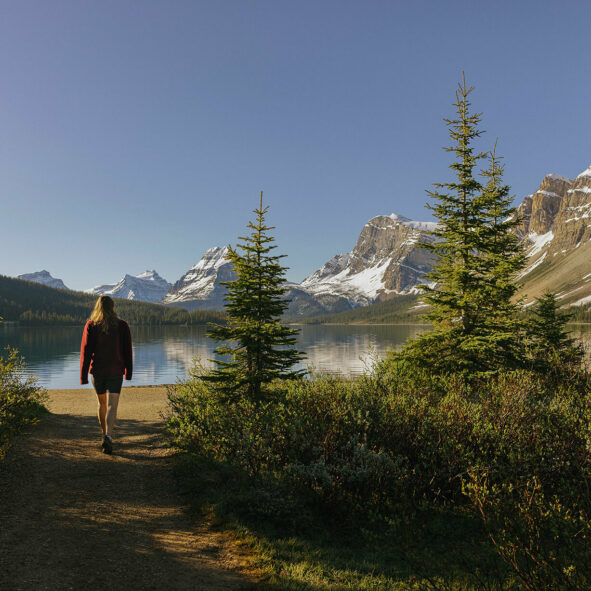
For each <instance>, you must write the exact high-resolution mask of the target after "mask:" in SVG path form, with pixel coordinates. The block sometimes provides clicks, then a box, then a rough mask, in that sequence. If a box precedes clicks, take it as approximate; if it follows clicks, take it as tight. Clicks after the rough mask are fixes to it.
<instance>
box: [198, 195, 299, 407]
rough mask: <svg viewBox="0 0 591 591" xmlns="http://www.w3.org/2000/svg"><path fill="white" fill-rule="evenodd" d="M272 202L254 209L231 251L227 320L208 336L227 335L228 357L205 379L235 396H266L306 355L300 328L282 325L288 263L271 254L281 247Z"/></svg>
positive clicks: (222, 350)
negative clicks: (270, 214)
mask: <svg viewBox="0 0 591 591" xmlns="http://www.w3.org/2000/svg"><path fill="white" fill-rule="evenodd" d="M267 210H268V206H267V207H264V208H263V193H262V191H261V197H260V205H259V207H258V209H255V210H254V213H255V214H256V221H255V222H250V223H249V224H248V228H250V230H251V233H250V235H249V236H247V237H242V236H241V237H239V240H241V241H242V242H241V243H239V244H238V245H237V249H240V250H241V251H242V252H241V253H239V252H238V250H237V249H234V248H232V247H230V248H229V251H228V255H227V257H228V259H229V260H230V261H231V262H232V264H233V266H234V273H235V275H236V279H235V280H233V281H227V282H223V283H222V285H225V286H226V287H227V288H228V294H227V296H226V304H225V308H226V314H227V324H226V325H212V330H211V331H210V332H209V333H208V336H209V337H211V338H213V339H215V340H217V341H224V342H223V344H221V345H219V346H218V347H217V348H216V353H217V354H218V355H220V356H222V357H229V359H227V360H224V359H215V364H216V367H215V369H214V370H212V372H210V373H209V374H208V375H207V376H205V379H207V380H209V381H212V382H214V383H216V384H218V385H219V387H220V389H221V390H222V391H223V393H224V394H225V395H226V396H227V397H228V398H231V399H236V398H239V397H240V396H243V395H246V396H248V397H249V398H251V399H252V400H255V401H260V400H262V399H263V398H264V396H265V392H264V391H263V385H264V384H266V383H269V382H271V381H272V380H274V379H275V378H296V377H299V376H301V375H302V374H303V371H301V370H300V371H293V370H292V369H291V368H292V366H293V365H294V364H295V363H297V362H298V361H300V360H301V359H302V358H303V354H302V353H300V352H298V351H296V350H295V349H293V346H294V345H295V343H296V337H295V335H296V334H297V332H298V331H297V330H296V329H291V328H287V327H285V326H282V325H281V323H280V318H281V315H282V314H283V312H284V311H285V309H286V308H287V306H288V304H289V300H287V299H285V297H284V295H285V292H286V289H285V287H283V284H284V282H285V271H286V269H287V268H286V267H282V266H281V264H280V262H279V261H280V259H281V258H283V256H285V255H280V256H276V255H272V254H271V251H272V250H273V249H274V248H276V246H275V245H273V244H272V242H274V238H273V237H272V236H270V235H269V234H268V232H269V231H270V230H273V229H274V228H273V227H272V226H267V225H265V214H266V213H267Z"/></svg>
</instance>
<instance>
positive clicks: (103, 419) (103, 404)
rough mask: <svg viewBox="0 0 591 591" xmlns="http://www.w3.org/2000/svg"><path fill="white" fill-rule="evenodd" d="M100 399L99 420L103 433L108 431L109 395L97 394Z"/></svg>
mask: <svg viewBox="0 0 591 591" xmlns="http://www.w3.org/2000/svg"><path fill="white" fill-rule="evenodd" d="M96 397H97V399H98V420H99V423H100V425H101V431H102V432H103V435H105V434H106V432H107V395H106V394H97V395H96Z"/></svg>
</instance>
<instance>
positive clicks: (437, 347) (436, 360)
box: [402, 75, 523, 375]
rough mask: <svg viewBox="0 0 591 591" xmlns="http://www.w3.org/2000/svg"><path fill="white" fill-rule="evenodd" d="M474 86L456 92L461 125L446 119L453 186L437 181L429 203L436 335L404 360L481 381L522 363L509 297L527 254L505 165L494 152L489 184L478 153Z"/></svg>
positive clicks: (416, 344) (412, 346) (413, 345)
mask: <svg viewBox="0 0 591 591" xmlns="http://www.w3.org/2000/svg"><path fill="white" fill-rule="evenodd" d="M472 90H473V88H472V87H467V86H466V80H465V77H464V75H462V82H461V83H459V84H458V89H457V91H456V102H455V103H454V106H455V108H456V118H455V119H444V121H445V122H446V124H447V126H448V128H449V136H450V139H451V142H452V145H451V146H450V147H446V148H444V149H445V150H446V151H447V152H450V153H453V154H454V156H455V160H454V161H453V162H452V163H451V164H450V168H451V169H452V170H453V172H454V174H455V180H454V181H452V182H448V183H435V189H436V190H435V191H428V192H427V193H428V195H429V197H430V198H431V199H432V200H433V204H428V205H427V207H428V208H429V209H431V210H432V211H433V213H434V216H435V217H436V218H437V221H438V225H437V228H436V229H435V230H434V231H433V232H430V234H431V235H432V236H433V237H434V240H433V241H432V242H424V243H422V244H421V246H422V247H423V248H425V249H427V250H429V251H431V252H433V253H434V254H435V255H436V262H435V265H434V267H433V269H432V271H431V272H430V273H428V274H427V279H429V280H430V281H431V282H432V283H431V284H430V285H422V286H421V288H422V289H423V290H424V292H425V295H424V298H423V299H424V300H425V302H426V303H428V304H429V305H430V307H431V308H430V311H429V313H428V314H426V315H425V318H426V319H427V320H428V321H430V322H431V323H432V324H433V327H434V328H433V330H432V331H431V332H429V333H426V334H424V335H421V336H420V337H418V338H416V339H414V340H413V341H411V342H410V343H409V344H408V346H407V347H406V348H405V349H404V350H403V352H402V356H403V357H404V358H407V359H412V358H414V359H415V360H418V361H419V362H421V363H423V364H426V365H429V366H431V367H432V368H433V369H434V370H435V371H438V372H461V373H465V374H469V375H480V374H486V373H490V372H495V371H496V370H497V369H499V368H500V367H502V366H507V365H514V364H516V363H517V359H518V357H519V356H518V354H517V353H516V352H515V351H514V350H513V349H514V343H515V335H516V331H518V325H517V324H516V323H515V322H514V316H515V308H514V304H513V303H512V302H511V298H512V296H513V295H514V293H515V289H514V286H513V279H514V275H515V272H516V271H517V270H518V269H519V268H521V266H522V265H523V258H522V254H521V253H520V250H519V246H518V244H517V240H516V238H515V236H514V235H513V234H512V232H511V230H512V228H513V226H515V225H516V223H518V222H517V221H513V220H512V219H509V218H511V216H514V214H515V211H514V210H513V208H511V205H510V203H511V198H510V197H509V188H508V187H507V186H506V185H503V184H502V166H501V165H500V164H499V161H498V157H497V156H496V154H495V150H493V151H492V152H491V153H490V154H489V167H488V169H486V170H485V171H483V173H482V176H483V177H484V180H485V181H486V184H485V185H483V184H482V182H481V181H480V180H479V179H478V178H477V176H476V174H477V172H478V171H477V166H478V163H479V162H480V161H481V160H482V159H484V158H486V156H487V154H486V153H483V152H477V151H475V149H474V147H473V143H474V140H476V139H477V138H478V137H479V136H480V135H481V134H482V131H480V130H479V129H478V124H479V123H480V120H481V114H480V113H475V114H471V113H470V101H469V95H470V93H471V92H472Z"/></svg>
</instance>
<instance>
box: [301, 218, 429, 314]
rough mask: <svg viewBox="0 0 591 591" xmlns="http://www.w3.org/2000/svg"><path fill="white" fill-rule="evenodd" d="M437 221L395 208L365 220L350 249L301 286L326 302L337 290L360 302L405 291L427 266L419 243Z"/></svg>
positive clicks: (419, 279)
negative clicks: (418, 219)
mask: <svg viewBox="0 0 591 591" xmlns="http://www.w3.org/2000/svg"><path fill="white" fill-rule="evenodd" d="M435 225H436V224H435V223H434V222H416V221H413V220H410V219H408V218H406V217H404V216H401V215H398V214H391V215H380V216H376V217H374V218H372V219H371V220H369V221H368V222H367V223H366V224H365V226H364V227H363V229H362V230H361V233H360V234H359V238H358V239H357V243H356V245H355V247H354V248H353V250H352V251H351V252H350V253H346V254H340V255H336V256H335V257H333V258H332V259H330V260H329V261H328V262H327V263H325V264H324V265H323V266H322V267H321V268H320V269H318V270H317V271H316V272H314V273H313V274H312V275H310V276H309V277H307V278H306V279H304V281H302V283H301V288H302V289H303V290H305V291H306V292H307V293H310V294H313V295H314V296H315V297H316V299H317V300H318V299H319V300H321V301H322V299H323V298H324V299H325V300H326V302H327V305H330V306H333V305H335V300H334V298H335V296H339V297H340V298H344V299H346V301H347V302H348V303H349V305H364V304H367V303H370V302H372V301H376V300H378V299H384V298H388V297H392V295H395V294H399V293H409V292H411V291H412V290H413V289H416V285H417V284H419V283H421V282H422V280H423V276H424V274H425V273H426V272H427V271H428V270H429V269H430V268H431V261H432V259H431V255H430V254H429V253H427V252H426V251H425V250H423V249H422V248H420V247H419V246H418V243H419V241H422V240H429V239H430V237H428V236H427V235H426V234H425V232H426V231H428V230H432V229H434V228H435ZM329 298H332V299H329ZM339 305H340V304H339Z"/></svg>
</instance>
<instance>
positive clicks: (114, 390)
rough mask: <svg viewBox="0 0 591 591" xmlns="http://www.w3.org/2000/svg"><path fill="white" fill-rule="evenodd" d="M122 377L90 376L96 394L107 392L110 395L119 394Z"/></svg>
mask: <svg viewBox="0 0 591 591" xmlns="http://www.w3.org/2000/svg"><path fill="white" fill-rule="evenodd" d="M122 384H123V376H92V385H93V386H94V391H95V392H96V393H97V394H104V393H105V392H107V391H109V392H110V393H111V394H121V385H122Z"/></svg>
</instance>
